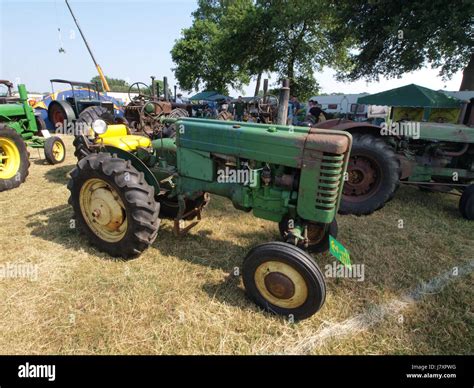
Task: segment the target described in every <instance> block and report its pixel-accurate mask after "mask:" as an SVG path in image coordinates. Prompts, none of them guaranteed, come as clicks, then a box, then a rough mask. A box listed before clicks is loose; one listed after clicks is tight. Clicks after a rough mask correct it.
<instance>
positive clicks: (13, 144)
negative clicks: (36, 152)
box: [0, 127, 30, 192]
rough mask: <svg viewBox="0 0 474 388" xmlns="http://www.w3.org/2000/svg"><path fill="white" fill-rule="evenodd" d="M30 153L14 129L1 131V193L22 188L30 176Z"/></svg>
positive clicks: (6, 128)
mask: <svg viewBox="0 0 474 388" xmlns="http://www.w3.org/2000/svg"><path fill="white" fill-rule="evenodd" d="M29 156H30V155H29V153H28V150H27V148H26V144H25V142H24V141H23V139H22V137H21V136H20V135H19V134H18V133H16V132H15V131H14V130H13V129H11V128H8V127H3V128H1V129H0V192H1V191H5V190H10V189H14V188H15V187H18V186H20V185H21V184H22V183H23V182H24V181H25V179H26V177H27V176H28V169H29V168H30V161H29Z"/></svg>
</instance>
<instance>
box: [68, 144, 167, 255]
mask: <svg viewBox="0 0 474 388" xmlns="http://www.w3.org/2000/svg"><path fill="white" fill-rule="evenodd" d="M68 189H69V190H70V192H71V196H70V198H69V203H70V204H71V205H72V207H73V209H74V213H75V216H76V221H77V223H78V227H79V228H80V229H81V230H82V231H83V232H84V233H85V234H86V236H87V237H88V239H89V240H90V242H91V243H92V244H93V245H95V246H96V247H97V248H98V249H99V250H101V251H104V252H106V253H108V254H110V255H112V256H121V257H123V258H132V257H135V256H138V255H139V254H141V253H142V252H143V251H144V250H145V249H147V248H148V247H149V246H150V245H151V244H152V243H153V242H154V241H155V239H156V236H157V233H158V227H159V224H160V220H159V218H158V215H159V212H160V204H159V203H158V202H156V201H155V199H154V196H155V190H154V188H153V187H152V186H150V185H149V184H148V183H147V182H146V181H145V178H144V175H143V173H141V172H139V171H137V170H136V169H135V168H134V167H133V166H132V165H131V163H130V161H125V160H123V159H120V158H117V157H116V156H112V155H110V154H109V153H98V154H91V155H89V156H87V157H85V158H83V159H82V160H81V161H79V163H78V164H77V166H76V168H75V169H74V170H73V171H72V173H71V180H70V181H69V184H68Z"/></svg>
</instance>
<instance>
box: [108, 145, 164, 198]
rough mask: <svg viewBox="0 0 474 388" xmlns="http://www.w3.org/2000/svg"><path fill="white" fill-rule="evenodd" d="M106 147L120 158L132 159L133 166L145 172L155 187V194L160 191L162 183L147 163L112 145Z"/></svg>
mask: <svg viewBox="0 0 474 388" xmlns="http://www.w3.org/2000/svg"><path fill="white" fill-rule="evenodd" d="M104 148H105V150H106V151H107V152H110V153H111V154H112V155H114V154H115V155H117V156H118V157H119V158H120V159H124V160H130V162H131V163H132V166H133V167H135V168H136V169H137V170H138V171H139V172H143V174H144V175H145V180H146V182H147V183H148V184H149V185H150V186H153V187H154V188H155V195H158V194H159V193H160V183H159V182H158V180H157V179H156V177H155V175H154V174H153V173H152V172H151V170H150V169H149V168H148V167H147V166H146V165H145V163H143V162H142V161H141V160H140V159H138V158H137V157H136V156H135V155H134V154H132V153H130V152H127V151H125V150H122V149H120V148H117V147H114V146H111V145H105V146H104Z"/></svg>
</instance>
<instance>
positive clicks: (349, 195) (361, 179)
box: [339, 134, 400, 215]
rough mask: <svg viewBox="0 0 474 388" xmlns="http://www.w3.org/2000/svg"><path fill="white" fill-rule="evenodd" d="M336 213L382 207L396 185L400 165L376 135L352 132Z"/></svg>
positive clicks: (353, 212) (393, 192) (358, 212)
mask: <svg viewBox="0 0 474 388" xmlns="http://www.w3.org/2000/svg"><path fill="white" fill-rule="evenodd" d="M347 173H348V180H347V181H346V182H345V183H344V188H343V195H342V200H341V205H340V208H339V213H341V214H355V215H367V214H371V213H373V212H374V211H376V210H378V209H380V208H382V207H383V206H384V205H385V203H386V202H388V201H389V200H390V199H392V198H393V196H394V194H395V191H396V190H397V189H398V186H399V178H400V165H399V163H398V159H397V156H396V154H395V151H394V150H393V148H392V147H390V146H389V145H388V144H387V143H385V142H384V141H383V139H381V138H379V137H375V136H373V135H367V134H365V135H363V134H354V135H353V143H352V150H351V156H350V159H349V165H348V167H347Z"/></svg>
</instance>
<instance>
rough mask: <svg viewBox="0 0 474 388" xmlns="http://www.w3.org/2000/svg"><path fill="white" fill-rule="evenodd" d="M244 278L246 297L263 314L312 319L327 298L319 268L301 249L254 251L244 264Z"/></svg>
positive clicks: (277, 246) (274, 246)
mask: <svg viewBox="0 0 474 388" xmlns="http://www.w3.org/2000/svg"><path fill="white" fill-rule="evenodd" d="M242 278H243V282H244V286H245V290H246V292H247V295H248V296H249V297H250V299H252V300H253V301H254V302H255V303H256V304H257V305H258V306H260V307H262V308H263V309H264V310H266V311H268V312H271V313H274V314H279V315H284V316H286V317H290V318H291V317H293V318H294V319H296V320H299V319H305V318H309V317H310V316H311V315H313V314H315V313H316V312H318V311H319V309H320V308H321V307H322V306H323V304H324V300H325V298H326V283H325V281H324V276H323V274H322V272H321V270H320V269H319V267H318V265H317V264H316V263H315V262H314V260H313V259H312V258H311V256H309V254H308V253H306V252H304V251H303V250H301V249H300V248H298V247H295V246H293V245H290V244H287V243H283V242H271V243H266V244H261V245H258V246H256V247H255V248H253V249H252V250H251V251H250V252H249V254H248V255H247V257H246V258H245V260H244V263H243V267H242Z"/></svg>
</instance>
